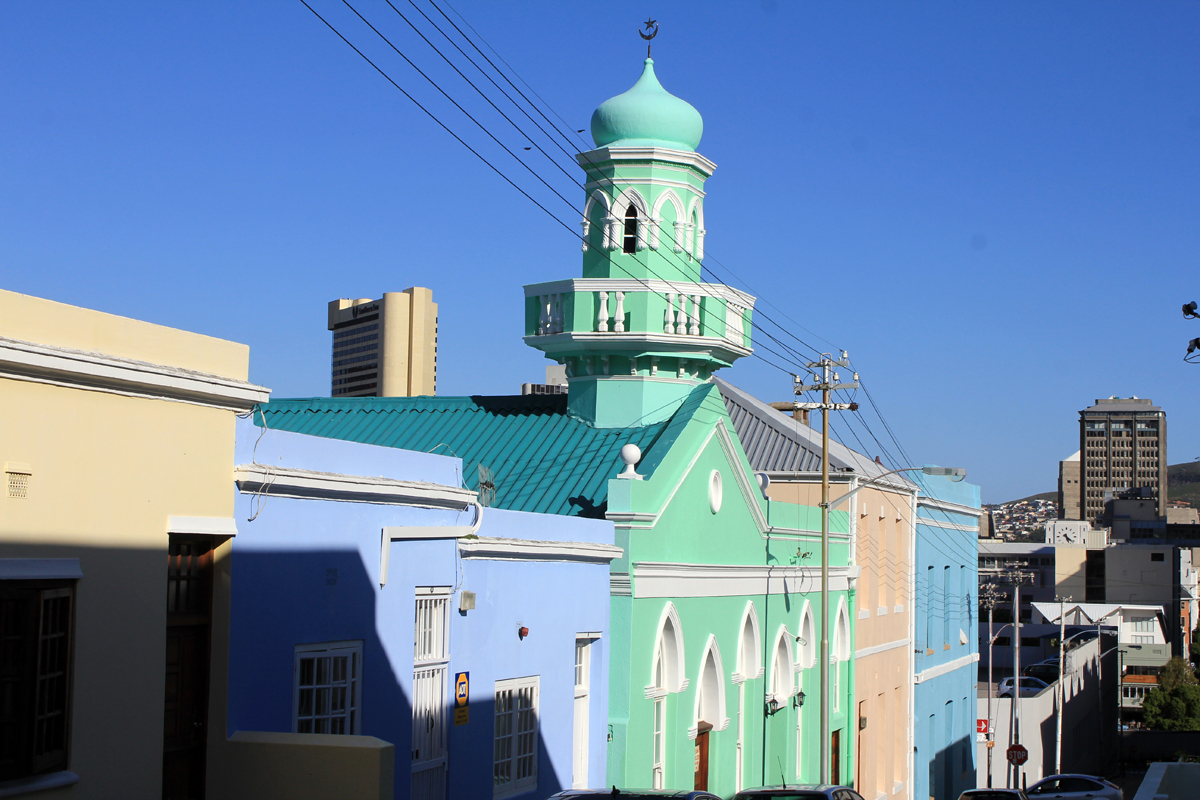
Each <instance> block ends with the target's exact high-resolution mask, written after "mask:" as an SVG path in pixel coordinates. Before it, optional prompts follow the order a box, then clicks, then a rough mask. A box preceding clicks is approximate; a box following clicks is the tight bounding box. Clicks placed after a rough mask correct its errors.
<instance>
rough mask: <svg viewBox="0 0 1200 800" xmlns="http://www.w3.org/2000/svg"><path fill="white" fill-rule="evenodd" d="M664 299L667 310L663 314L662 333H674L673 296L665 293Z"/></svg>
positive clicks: (670, 293) (671, 293)
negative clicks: (665, 299)
mask: <svg viewBox="0 0 1200 800" xmlns="http://www.w3.org/2000/svg"><path fill="white" fill-rule="evenodd" d="M663 296H664V297H666V298H667V310H666V311H664V312H663V333H674V332H675V314H674V307H675V294H674V293H673V292H667V293H666V294H665V295H663Z"/></svg>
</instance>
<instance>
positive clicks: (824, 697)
mask: <svg viewBox="0 0 1200 800" xmlns="http://www.w3.org/2000/svg"><path fill="white" fill-rule="evenodd" d="M805 366H806V367H807V368H808V369H811V370H816V371H815V372H814V373H813V376H812V377H813V378H814V379H815V380H816V382H815V383H811V384H805V383H802V382H801V380H800V376H799V375H797V376H796V378H795V392H796V394H803V393H804V392H811V391H820V392H821V402H819V403H799V402H798V403H796V404H795V405H794V406H793V408H795V409H796V410H797V411H810V410H816V409H820V410H821V783H824V784H828V783H829V747H830V741H829V739H830V732H829V412H830V411H857V410H858V403H833V402H830V397H829V393H830V392H832V391H836V390H838V389H857V388H858V373H857V372H855V373H854V377H853V380H852V381H851V382H850V383H839V381H840V380H841V377H839V376H838V374H837V373H836V372H834V371H833V368H834V367H844V368H846V369H849V368H850V356H849V354H848V353H847V352H846V351H845V350H843V351H842V357H841V358H840V359H838V360H837V361H834V360H833V357H832V356H831V355H830V354H829V353H822V354H821V358H820V360H819V361H810V362H809V363H807V364H805ZM839 777H840V776H839Z"/></svg>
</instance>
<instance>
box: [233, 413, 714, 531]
mask: <svg viewBox="0 0 1200 800" xmlns="http://www.w3.org/2000/svg"><path fill="white" fill-rule="evenodd" d="M689 406H690V404H686V403H685V409H681V411H680V412H677V413H676V417H678V416H680V414H681V413H683V412H685V410H686V409H687V407H689ZM259 410H260V412H261V414H256V415H255V418H254V421H255V422H256V423H257V424H260V425H261V424H262V422H263V418H264V417H265V419H266V425H267V427H268V428H270V429H272V430H282V431H291V432H293V433H305V434H310V435H313V436H324V437H326V438H330V439H344V440H347V441H351V442H362V443H364V444H374V445H383V446H386V447H399V448H402V449H404V450H418V451H421V452H430V451H434V450H436V452H438V453H440V454H443V455H455V456H458V457H459V458H461V459H462V461H463V478H464V480H465V483H466V485H467V486H468V488H471V489H478V488H479V470H478V465H479V464H483V465H484V466H485V467H487V468H488V469H490V470H492V472H493V473H494V475H495V483H496V500H495V502H494V503H493V504H492V505H494V506H495V507H496V508H505V509H511V510H513V511H536V512H542V513H549V514H564V515H572V516H575V515H579V516H591V515H592V514H591V513H590V512H591V510H592V509H593V508H595V507H597V506H600V505H601V504H603V503H606V502H607V501H608V479H609V478H615V477H616V476H617V474H618V473H620V471H621V470H622V468H623V467H624V464H622V462H621V458H620V451H621V447H622V446H623V445H626V444H636V445H637V446H638V447H640V448H641V449H642V453H643V463H646V455H647V454H648V453H649V452H650V451H651V450H652V449H653V446H654V444H655V443H656V442H657V441H658V439H659V437H660V436H661V435H662V433H663V432H664V431H665V430H667V428H668V426H669V425H670V424H671V421H670V420H667V421H665V422H660V423H656V424H654V425H646V426H644V427H640V428H595V427H592V426H591V425H589V424H587V423H586V422H584V421H583V420H580V419H577V418H575V417H571V416H568V414H567V398H566V395H525V396H521V395H518V396H512V397H480V396H473V397H339V398H328V397H316V398H310V399H299V400H272V401H271V402H269V403H265V404H263V405H260V406H259ZM677 421H678V420H677ZM667 438H673V437H670V436H668V437H667ZM573 501H574V502H573Z"/></svg>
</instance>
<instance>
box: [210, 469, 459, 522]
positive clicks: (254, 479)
mask: <svg viewBox="0 0 1200 800" xmlns="http://www.w3.org/2000/svg"><path fill="white" fill-rule="evenodd" d="M233 479H234V481H235V482H236V483H237V487H238V490H239V491H241V493H242V494H261V495H269V496H271V497H292V498H301V499H310V500H342V501H347V502H354V503H387V504H391V505H405V506H418V507H420V508H451V509H455V510H456V511H461V510H464V509H466V508H468V507H470V506H472V505H474V504H475V498H476V496H477V495H476V493H475V492H473V491H471V490H470V489H463V488H460V487H457V486H446V485H444V484H440V483H426V482H425V481H402V480H397V479H395V478H376V477H368V476H363V475H341V474H336V473H331V472H314V471H312V470H307V469H294V468H291V467H271V466H267V465H265V464H241V465H239V466H237V467H234V469H233Z"/></svg>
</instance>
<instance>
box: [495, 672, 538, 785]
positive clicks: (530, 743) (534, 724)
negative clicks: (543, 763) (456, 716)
mask: <svg viewBox="0 0 1200 800" xmlns="http://www.w3.org/2000/svg"><path fill="white" fill-rule="evenodd" d="M522 690H527V691H530V692H531V694H530V695H528V696H530V697H531V698H532V703H531V705H530V708H529V709H528V710H529V711H530V712H531V714H530V715H529V716H528V717H524V718H523V717H522V712H521V709H520V708H519V707H518V706H517V698H518V697H519V696H520V694H521V692H522ZM502 692H512V695H513V705H512V710H511V711H501V710H500V709H501V708H502V703H501V702H500V695H501V693H502ZM540 694H541V676H540V675H530V676H527V677H524V678H508V679H506V680H501V681H496V689H495V695H494V697H495V698H496V705H495V712H494V713H495V718H494V720H493V726H492V743H493V744H492V797H513V796H515V795H518V794H524V793H525V792H529V791H533V790H535V789H537V780H538V760H537V756H538V740H539V738H540V725H539V722H540V720H539V714H540V711H541V703H540ZM502 714H506V715H507V714H511V715H512V717H511V719H510V720H509V724H507V725H503V724H502V722H501V715H502ZM522 719H524V720H525V724H524V726H522ZM501 729H503V732H501ZM523 736H529V737H530V738H529V739H528V740H523V739H522V737H523ZM504 740H508V745H509V746H508V748H507V749H505V748H503V745H502V743H503V742H504ZM523 741H525V744H524V747H525V749H522V744H523ZM502 754H503V755H504V756H505V758H503V759H501V758H500V756H501V755H502ZM522 758H528V759H530V761H529V774H527V775H524V776H520V777H518V775H517V772H518V768H519V759H522ZM501 761H508V762H511V769H510V772H509V776H510V780H508V781H507V782H505V783H503V784H497V783H496V780H497V772H498V769H497V768H498V766H499V764H500V763H501Z"/></svg>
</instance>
